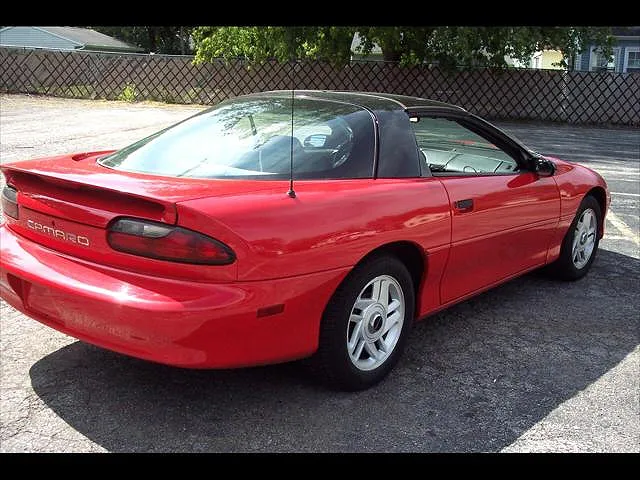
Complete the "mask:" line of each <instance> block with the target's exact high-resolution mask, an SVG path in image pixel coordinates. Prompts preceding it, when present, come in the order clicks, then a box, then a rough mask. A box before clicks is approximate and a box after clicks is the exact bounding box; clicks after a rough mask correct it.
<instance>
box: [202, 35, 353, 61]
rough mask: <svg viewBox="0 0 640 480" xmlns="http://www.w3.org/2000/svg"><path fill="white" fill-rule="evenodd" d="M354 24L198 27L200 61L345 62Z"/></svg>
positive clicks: (348, 56)
mask: <svg viewBox="0 0 640 480" xmlns="http://www.w3.org/2000/svg"><path fill="white" fill-rule="evenodd" d="M355 31H356V30H355V28H353V27H198V28H195V29H194V30H193V32H192V35H193V40H194V43H195V52H196V57H195V61H196V63H200V62H205V61H212V60H213V59H216V58H224V59H226V60H229V59H232V58H243V59H246V60H249V61H253V62H261V61H264V60H267V59H272V58H273V59H276V60H279V61H281V62H286V61H289V60H291V59H315V60H325V61H329V62H331V63H335V64H339V65H344V64H346V63H348V62H349V60H350V58H351V41H352V39H353V34H354V33H355Z"/></svg>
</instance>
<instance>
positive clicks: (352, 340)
mask: <svg viewBox="0 0 640 480" xmlns="http://www.w3.org/2000/svg"><path fill="white" fill-rule="evenodd" d="M404 302H405V300H404V292H403V291H402V287H401V286H400V283H399V282H398V281H397V280H396V279H395V278H393V277H391V276H389V275H379V276H377V277H375V278H374V279H373V280H371V281H370V282H369V283H367V285H366V286H365V287H364V288H363V289H362V291H361V292H360V294H359V295H358V298H357V299H356V301H355V303H354V305H353V308H352V309H351V314H350V316H349V325H348V326H347V352H348V353H349V358H350V360H351V363H353V365H354V366H355V367H356V368H358V369H359V370H364V371H369V370H375V369H376V368H378V367H380V366H381V365H382V364H384V363H385V362H386V361H387V359H388V358H389V356H390V355H391V353H392V352H393V350H394V349H395V347H396V345H397V343H398V339H399V338H400V333H401V332H402V325H403V324H404V315H405V303H404Z"/></svg>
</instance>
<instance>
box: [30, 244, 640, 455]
mask: <svg viewBox="0 0 640 480" xmlns="http://www.w3.org/2000/svg"><path fill="white" fill-rule="evenodd" d="M639 272H640V261H639V260H637V259H633V258H631V257H628V256H625V255H620V254H617V253H613V252H610V251H606V250H600V252H599V254H598V257H597V259H596V262H595V263H594V265H593V269H592V272H591V273H590V275H588V276H587V277H585V278H584V279H582V280H580V281H577V282H572V283H563V282H557V281H553V280H549V279H547V278H546V277H544V276H543V275H540V274H538V273H533V274H530V275H527V276H525V277H522V278H520V279H517V280H514V281H512V282H509V283H507V284H505V285H503V286H501V287H498V288H496V289H493V290H491V291H489V292H486V293H484V294H482V295H480V296H478V297H476V298H474V299H471V300H469V301H466V302H464V303H462V304H460V305H457V306H455V307H452V308H450V309H448V310H447V311H445V312H442V313H440V314H438V315H435V316H433V317H431V318H429V319H427V320H426V321H424V322H422V323H420V324H418V325H416V327H415V328H414V330H413V332H412V335H411V339H410V341H409V344H408V347H407V351H406V352H405V355H404V357H403V359H402V361H401V362H400V364H399V365H398V367H397V368H396V370H395V371H394V372H393V373H392V374H391V376H390V377H388V379H387V380H386V381H384V382H383V383H381V384H380V385H378V386H377V387H375V388H373V389H371V390H369V391H365V392H359V393H344V392H333V391H330V390H327V389H325V388H324V387H322V386H321V385H318V384H317V383H316V382H315V381H314V380H313V379H312V378H309V377H308V376H307V374H306V373H305V371H304V370H303V369H301V368H299V365H296V364H285V365H276V366H269V367H257V368H248V369H240V370H227V371H202V370H184V369H178V368H171V367H166V366H162V365H156V364H152V363H148V362H144V361H140V360H136V359H132V358H128V357H125V356H122V355H118V354H115V353H111V352H108V351H105V350H101V349H98V348H95V347H92V346H90V345H87V344H84V343H81V342H75V343H73V344H71V345H69V346H67V347H64V348H62V349H60V350H57V351H55V352H53V353H52V354H50V355H48V356H46V357H44V358H42V359H41V360H39V361H38V362H37V363H35V364H34V365H33V366H32V367H31V370H30V376H31V382H32V386H33V388H34V390H35V392H36V393H37V394H38V395H39V396H40V398H41V399H42V400H43V401H44V402H45V403H46V404H47V406H48V407H49V408H51V409H52V410H53V411H54V412H55V413H56V414H57V415H59V416H60V417H61V418H62V419H63V420H64V421H66V422H67V423H68V424H69V425H71V426H72V427H73V428H74V429H76V430H77V431H78V432H80V433H81V434H83V435H85V436H86V437H88V438H89V439H90V440H92V441H94V442H96V443H97V444H99V445H101V446H102V447H104V448H105V449H107V450H110V451H117V452H121V451H133V452H143V451H144V452H146V451H163V452H164V451H189V452H191V451H194V452H199V451H214V452H227V451H244V452H246V451H267V452H274V451H323V452H324V451H328V452H351V451H385V452H392V451H426V452H438V451H461V452H469V451H498V450H500V449H502V448H503V447H505V446H507V445H509V444H511V443H512V442H514V441H515V440H516V439H517V438H518V437H519V436H520V435H521V434H522V433H524V432H525V431H526V430H528V429H529V428H530V427H532V426H533V425H534V424H535V423H537V422H538V421H540V420H541V419H542V418H544V417H545V416H546V415H547V414H549V413H550V412H551V411H552V410H554V409H555V408H556V407H558V405H560V404H561V403H563V402H564V401H565V400H567V399H569V398H571V397H573V396H574V395H575V394H576V393H578V392H579V391H581V390H583V389H584V388H585V387H587V386H588V385H590V384H591V383H592V382H594V381H596V380H597V379H598V378H599V377H601V376H602V375H603V374H604V373H606V372H607V371H609V370H610V369H611V368H612V367H614V366H615V365H616V364H618V363H619V362H620V361H621V360H622V359H623V358H624V357H625V356H626V355H627V354H628V353H629V352H631V351H632V350H633V349H634V347H635V346H636V345H637V344H638V343H639V342H640V339H639V338H638V331H639V329H638V327H639V320H638V316H637V312H638V308H639V305H638V303H639V302H638V293H637V292H638V284H639V282H640V273H639Z"/></svg>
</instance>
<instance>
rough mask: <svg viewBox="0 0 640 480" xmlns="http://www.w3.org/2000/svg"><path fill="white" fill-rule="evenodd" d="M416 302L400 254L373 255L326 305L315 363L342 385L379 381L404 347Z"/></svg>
mask: <svg viewBox="0 0 640 480" xmlns="http://www.w3.org/2000/svg"><path fill="white" fill-rule="evenodd" d="M414 305H415V294H414V288H413V281H412V279H411V275H410V274H409V271H408V270H407V268H406V267H405V265H404V264H403V263H402V262H401V261H400V260H398V259H397V258H396V257H393V256H378V257H373V258H371V259H370V260H368V261H366V262H365V263H363V264H361V265H358V266H356V267H355V269H354V270H353V271H352V272H351V273H350V274H349V275H348V277H347V278H346V279H345V280H344V281H343V282H342V284H341V285H340V287H338V289H337V290H336V292H335V293H334V294H333V296H332V297H331V300H330V301H329V304H328V305H327V308H326V309H325V312H324V314H323V318H322V322H321V325H320V342H319V348H318V351H317V352H316V354H315V355H314V356H313V357H312V358H311V359H310V360H311V362H310V363H311V365H312V368H313V369H314V370H315V372H316V374H317V375H318V376H319V377H320V378H321V379H322V380H324V382H325V383H327V384H328V385H329V386H330V387H331V388H334V389H338V390H347V391H355V390H363V389H366V388H369V387H371V386H373V385H375V384H376V383H378V382H380V381H381V380H382V379H383V378H384V377H385V376H387V375H388V374H389V372H390V371H391V370H392V369H393V367H394V366H395V364H396V363H397V362H398V360H399V358H400V356H401V354H402V351H403V350H404V346H405V343H406V339H407V336H408V334H409V331H410V330H411V326H412V323H413V316H414Z"/></svg>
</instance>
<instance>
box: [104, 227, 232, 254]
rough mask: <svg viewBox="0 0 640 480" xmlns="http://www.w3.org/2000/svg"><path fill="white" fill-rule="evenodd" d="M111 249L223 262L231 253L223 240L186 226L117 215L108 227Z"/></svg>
mask: <svg viewBox="0 0 640 480" xmlns="http://www.w3.org/2000/svg"><path fill="white" fill-rule="evenodd" d="M107 241H108V242H109V245H110V246H111V248H113V249H114V250H118V251H120V252H125V253H131V254H133V255H140V256H142V257H149V258H155V259H158V260H168V261H171V262H181V263H196V264H201V265H227V264H229V263H233V262H234V260H235V254H234V253H233V251H232V250H231V249H230V248H229V247H228V246H226V245H225V244H224V243H222V242H220V241H218V240H216V239H214V238H211V237H208V236H206V235H203V234H201V233H198V232H194V231H193V230H187V229H186V228H181V227H174V226H171V225H166V224H163V223H158V222H151V221H148V220H137V219H134V218H121V219H119V220H117V221H116V222H114V223H113V224H112V225H111V227H110V228H109V232H108V234H107Z"/></svg>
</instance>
